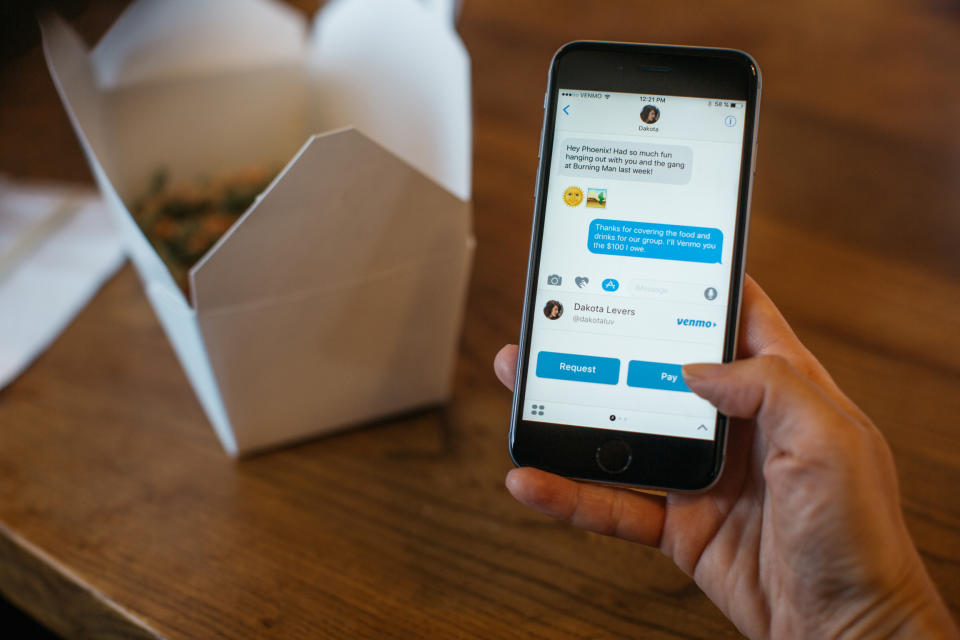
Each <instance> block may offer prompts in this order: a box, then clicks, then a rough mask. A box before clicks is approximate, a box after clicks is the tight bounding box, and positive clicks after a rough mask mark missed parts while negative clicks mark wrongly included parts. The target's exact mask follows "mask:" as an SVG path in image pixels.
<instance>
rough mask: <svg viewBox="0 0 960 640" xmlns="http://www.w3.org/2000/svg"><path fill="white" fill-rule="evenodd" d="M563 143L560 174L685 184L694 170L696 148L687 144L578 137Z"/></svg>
mask: <svg viewBox="0 0 960 640" xmlns="http://www.w3.org/2000/svg"><path fill="white" fill-rule="evenodd" d="M561 146H562V148H563V166H562V167H561V168H560V173H561V174H563V175H568V176H582V177H586V178H611V179H614V180H639V181H649V182H665V183H668V184H686V183H688V182H690V174H691V173H692V172H693V150H692V149H691V148H690V147H686V146H680V145H675V144H640V143H635V142H607V141H603V140H579V139H571V140H566V141H564V142H563V143H562V145H561Z"/></svg>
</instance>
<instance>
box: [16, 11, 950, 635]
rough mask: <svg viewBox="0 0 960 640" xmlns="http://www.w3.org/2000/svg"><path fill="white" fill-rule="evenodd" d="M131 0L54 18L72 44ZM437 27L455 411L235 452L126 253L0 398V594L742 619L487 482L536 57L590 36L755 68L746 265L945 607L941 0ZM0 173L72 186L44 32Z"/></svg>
mask: <svg viewBox="0 0 960 640" xmlns="http://www.w3.org/2000/svg"><path fill="white" fill-rule="evenodd" d="M72 4H73V5H77V4H78V3H72ZM123 4H124V3H122V2H107V1H102V2H96V3H89V4H83V3H79V6H78V8H76V9H75V10H74V12H73V14H72V17H71V21H72V22H73V23H74V24H75V25H76V27H77V28H78V29H79V30H80V31H81V33H82V34H83V35H84V36H85V37H86V38H87V39H88V41H89V42H94V41H95V40H96V39H97V38H98V37H99V36H100V35H101V34H102V33H103V31H104V30H105V29H106V28H107V27H108V26H109V24H110V23H111V22H112V21H113V19H114V18H115V17H116V15H117V14H118V13H119V11H120V10H121V9H122V6H123ZM307 8H308V9H309V8H310V7H307ZM459 28H460V31H461V33H462V35H463V38H464V40H465V42H466V45H467V47H468V48H469V50H470V53H471V56H472V60H473V72H474V90H475V94H474V107H475V156H474V157H475V175H474V203H475V228H476V234H477V238H478V241H479V245H478V249H477V254H476V264H475V268H474V276H473V282H472V288H471V293H470V301H469V309H470V311H469V313H468V314H467V320H466V325H465V327H464V334H463V341H462V348H461V355H460V362H459V366H458V370H457V375H456V391H455V394H454V397H453V400H452V402H451V403H450V404H449V406H447V407H445V408H443V409H439V410H432V411H427V412H423V413H419V414H416V415H412V416H405V417H402V418H400V419H394V420H387V421H384V422H381V423H378V424H374V425H368V426H366V427H364V428H361V429H358V430H355V431H351V432H348V433H343V434H339V435H335V436H330V437H326V438H323V439H320V440H316V441H313V442H310V443H307V444H304V445H301V446H297V447H294V448H289V449H285V450H282V451H277V452H274V453H270V454H267V455H262V456H259V457H256V458H253V459H250V460H245V461H242V462H236V461H232V460H230V459H228V458H227V457H226V456H225V455H224V454H223V453H222V451H221V449H220V447H219V445H218V444H217V441H216V439H215V437H214V434H213V431H212V430H211V428H210V426H209V425H208V424H207V422H206V420H205V419H204V416H203V414H202V412H201V410H200V407H199V405H198V403H197V400H196V398H195V397H194V395H193V393H192V391H191V389H190V386H189V384H188V383H187V380H186V378H185V377H184V375H183V372H182V371H181V369H180V367H179V365H178V363H177V361H176V360H175V358H174V355H173V352H172V350H171V348H170V345H169V344H168V342H167V340H166V338H165V337H164V335H163V333H162V331H161V329H160V326H159V325H158V322H157V319H156V317H155V316H154V314H153V312H152V311H151V309H150V307H149V306H148V304H147V301H146V299H145V297H144V294H143V291H142V289H141V287H140V285H139V282H138V280H137V278H136V276H135V274H134V272H133V271H132V269H131V268H130V267H125V268H124V269H123V271H121V272H120V274H119V275H117V276H116V277H115V278H114V279H113V280H112V281H111V282H109V283H108V284H107V286H106V287H105V288H104V290H103V291H102V292H101V293H100V294H99V295H98V296H97V297H96V299H95V300H94V301H93V302H92V304H91V305H90V306H89V307H88V308H87V309H86V310H85V311H83V312H82V313H81V314H80V316H79V317H78V318H77V320H76V321H75V322H74V323H73V324H72V325H71V326H70V327H69V329H67V331H66V332H65V333H64V334H63V335H62V336H61V337H60V338H59V339H58V340H57V342H56V343H55V344H54V345H53V347H52V348H51V349H50V350H49V351H47V352H46V353H45V354H44V355H43V356H42V357H41V358H40V359H39V360H38V361H37V363H36V364H35V365H34V366H32V367H31V368H30V369H29V370H28V371H27V372H26V373H25V374H24V375H23V376H22V377H21V378H19V379H18V380H17V381H16V382H15V383H13V384H12V385H11V386H10V387H8V388H7V389H5V390H3V391H0V592H2V593H3V594H4V595H5V596H6V597H8V598H9V599H11V600H12V601H13V602H14V603H16V604H18V605H19V606H21V607H23V608H24V609H26V610H28V611H29V612H30V613H31V614H32V615H34V616H36V617H37V618H39V619H40V620H42V621H43V622H44V623H46V624H47V625H48V626H50V627H51V628H53V629H54V630H56V631H58V632H59V633H61V634H63V635H64V636H66V637H78V638H79V637H166V638H318V637H321V638H412V637H426V638H491V639H492V638H517V637H528V638H627V637H643V638H727V637H738V633H737V631H736V629H735V628H734V627H733V626H732V625H731V624H730V623H729V622H728V621H727V620H725V619H724V617H723V616H722V615H721V614H720V613H719V611H718V610H717V609H716V608H715V607H714V606H713V605H712V604H711V603H710V602H709V601H708V600H707V599H706V598H705V597H704V596H703V594H702V593H701V592H700V591H699V589H698V588H697V587H696V586H695V585H694V584H692V583H691V581H690V580H689V579H688V578H687V577H686V576H685V575H683V574H682V573H681V572H680V571H678V570H677V569H676V568H674V567H673V565H672V564H671V563H670V562H669V561H667V560H666V559H665V558H663V557H662V556H661V555H660V554H659V552H657V551H654V550H650V549H645V548H641V547H639V546H636V545H632V544H628V543H626V542H622V541H619V540H613V539H609V538H603V537H600V536H597V535H592V534H587V533H584V532H582V531H579V530H576V529H572V528H570V527H567V526H564V525H561V524H557V523H554V522H552V521H549V520H547V519H545V518H543V517H541V516H539V515H537V514H536V513H533V512H531V511H528V510H526V509H524V508H522V507H521V506H519V505H518V504H516V503H515V502H514V501H513V500H512V499H511V498H510V497H509V495H508V494H507V492H506V490H505V489H504V486H503V478H504V474H505V473H506V471H507V470H508V469H509V468H510V461H509V459H508V457H507V449H506V433H507V419H508V412H509V405H510V395H509V393H507V392H506V391H505V390H504V389H503V388H501V387H500V385H499V383H497V382H496V380H495V379H494V377H493V374H492V371H491V366H490V363H491V359H492V357H493V354H494V353H495V352H496V351H497V349H498V348H499V347H500V346H501V345H503V344H504V343H506V342H513V341H516V339H517V334H518V330H519V314H520V308H521V302H522V300H521V299H522V293H523V275H524V271H525V267H526V259H527V247H528V241H529V227H530V217H531V208H532V199H531V194H532V191H533V184H534V172H535V170H536V166H537V158H536V155H537V141H538V138H539V134H540V125H541V118H542V111H541V104H542V94H543V91H544V88H545V84H546V71H547V64H548V61H549V59H550V56H551V55H552V53H553V51H554V50H555V49H557V47H559V46H560V45H561V44H562V43H564V42H566V41H568V40H573V39H578V38H593V39H611V40H627V41H648V42H667V43H683V44H702V45H716V46H729V47H736V48H740V49H744V50H746V51H749V52H750V53H752V54H753V55H754V56H755V57H756V58H757V60H758V61H759V63H760V65H761V67H762V69H763V72H764V95H763V104H762V108H761V117H760V132H761V133H760V151H759V168H758V172H757V184H756V190H755V197H754V208H753V227H752V231H751V234H750V249H749V260H748V270H749V271H750V272H751V273H752V274H753V276H754V277H756V278H757V279H758V280H759V281H760V283H761V284H762V285H763V286H765V287H766V289H767V291H768V292H769V293H770V294H771V295H772V297H773V298H774V299H775V300H776V301H777V302H778V303H779V305H780V306H781V308H782V309H783V311H784V313H785V315H786V316H787V318H788V319H789V320H790V321H791V322H792V323H793V325H794V326H795V328H796V330H797V332H798V334H799V335H800V337H801V338H802V339H803V340H805V341H806V343H807V344H808V345H809V346H810V348H811V349H812V350H813V351H814V352H815V353H816V354H817V355H818V356H819V357H820V358H821V359H822V360H823V362H824V363H825V364H826V366H827V367H828V369H829V370H830V371H831V372H832V373H833V375H834V376H835V378H836V379H837V381H838V382H839V384H840V385H841V386H842V387H843V388H844V389H845V390H846V391H848V393H849V394H850V395H851V396H852V397H853V399H854V400H855V401H857V402H858V403H859V404H860V405H861V406H862V407H863V408H864V410H865V411H866V412H867V413H868V414H870V415H871V416H872V417H873V418H874V420H875V421H876V423H877V424H878V425H879V427H880V428H881V430H882V431H883V432H884V434H885V435H886V436H887V437H888V438H889V440H890V442H891V444H892V447H893V450H894V452H895V456H896V462H897V466H898V472H899V475H900V482H901V486H902V493H903V497H902V501H903V507H904V510H905V512H906V518H907V522H908V525H909V528H910V530H911V532H912V533H913V535H914V537H915V539H916V541H917V544H918V546H919V548H920V550H921V553H922V555H923V558H924V560H925V561H926V563H927V566H928V568H929V570H930V573H931V575H932V576H933V579H934V581H935V582H936V583H937V585H938V586H939V587H940V589H941V591H942V593H943V595H944V597H945V599H946V601H947V603H948V604H949V606H950V608H951V610H952V611H953V613H954V615H957V614H958V613H960V498H958V493H957V487H958V486H960V437H958V430H957V425H958V416H960V364H958V362H960V258H958V243H960V215H958V214H960V207H958V204H957V203H958V201H960V133H958V132H960V127H958V126H957V117H958V115H960V66H958V64H957V61H958V60H960V8H958V5H957V4H956V2H951V1H949V0H939V1H934V0H921V1H919V2H907V1H906V0H903V1H902V2H901V1H895V0H870V1H869V2H868V1H866V0H855V1H851V2H841V3H838V2H834V1H833V0H808V1H806V2H802V3H799V2H797V3H772V2H754V3H746V2H713V3H701V2H694V1H692V0H676V1H674V2H659V3H638V2H627V1H622V2H613V1H611V2H586V1H583V2H573V1H570V2H547V1H539V2H507V1H505V0H467V2H466V3H465V7H464V13H463V16H462V20H461V22H460V26H459ZM0 172H2V173H7V174H11V175H13V176H17V177H22V178H45V179H56V180H70V181H79V182H90V177H89V171H88V169H87V167H86V163H85V161H84V159H83V156H82V154H81V152H80V149H79V146H78V144H77V141H76V137H75V135H74V133H73V131H72V130H71V128H70V126H69V123H68V121H67V118H66V116H65V114H64V113H63V109H62V106H61V104H60V102H59V100H58V98H57V96H56V94H55V92H54V90H53V87H52V85H51V82H50V79H49V76H48V74H47V72H46V69H45V66H44V64H43V60H42V56H41V54H40V52H39V48H38V47H37V46H36V44H33V45H32V46H27V47H25V50H24V51H23V53H22V54H20V55H17V56H15V57H8V58H7V59H5V60H4V61H3V67H2V68H0ZM0 313H5V314H9V313H17V310H16V309H0ZM318 393H322V389H321V390H318Z"/></svg>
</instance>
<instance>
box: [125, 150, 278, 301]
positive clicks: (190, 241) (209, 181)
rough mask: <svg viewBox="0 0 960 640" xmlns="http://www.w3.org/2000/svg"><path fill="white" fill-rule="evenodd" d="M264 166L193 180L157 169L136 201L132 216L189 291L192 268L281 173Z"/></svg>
mask: <svg viewBox="0 0 960 640" xmlns="http://www.w3.org/2000/svg"><path fill="white" fill-rule="evenodd" d="M276 174H277V170H275V169H268V168H266V167H263V166H251V167H245V168H242V169H234V170H231V171H225V172H221V173H218V174H215V175H212V176H208V177H202V178H200V179H197V180H193V181H172V180H170V178H169V172H168V171H167V170H166V169H159V170H157V171H156V173H154V175H153V177H152V179H151V181H150V187H149V189H148V191H147V193H146V194H145V195H144V196H143V197H142V198H140V199H139V200H138V201H137V202H135V203H134V205H133V207H132V209H131V210H132V212H133V217H134V218H135V219H136V221H137V224H138V225H140V228H141V229H142V230H143V233H144V234H145V235H146V236H147V238H148V239H149V240H150V243H151V244H152V245H153V247H154V248H155V249H156V251H157V253H158V254H159V255H160V258H161V259H162V260H163V262H164V264H166V265H167V268H168V269H169V270H170V273H171V275H173V279H174V280H175V281H176V282H177V285H179V287H180V289H182V290H183V292H184V293H185V294H188V295H189V291H188V288H189V284H188V278H187V275H188V273H189V271H190V268H191V267H192V266H193V265H194V264H196V263H197V261H198V260H200V258H202V257H203V256H204V254H206V253H207V251H209V250H210V247H212V246H213V245H214V244H215V243H216V242H217V240H219V239H220V237H221V236H222V235H223V234H224V233H226V232H227V230H228V229H229V228H230V227H231V226H233V223H234V222H236V221H237V218H239V217H240V216H241V215H242V214H243V212H244V211H246V210H247V209H249V208H250V206H251V205H252V204H253V203H254V201H255V200H256V199H257V196H259V195H260V194H261V193H263V191H264V189H266V188H267V186H268V185H269V184H270V182H271V181H272V180H273V178H274V177H275V176H276Z"/></svg>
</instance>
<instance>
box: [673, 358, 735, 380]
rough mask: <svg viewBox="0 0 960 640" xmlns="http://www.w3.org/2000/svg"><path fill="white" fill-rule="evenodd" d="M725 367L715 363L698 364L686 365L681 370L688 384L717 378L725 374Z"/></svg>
mask: <svg viewBox="0 0 960 640" xmlns="http://www.w3.org/2000/svg"><path fill="white" fill-rule="evenodd" d="M724 369H725V366H724V365H722V364H716V363H713V362H698V363H696V364H685V365H683V367H682V368H681V369H680V372H681V373H682V374H683V379H684V380H685V381H686V382H692V381H697V380H706V379H708V378H715V377H716V376H719V375H721V374H722V373H723V371H724Z"/></svg>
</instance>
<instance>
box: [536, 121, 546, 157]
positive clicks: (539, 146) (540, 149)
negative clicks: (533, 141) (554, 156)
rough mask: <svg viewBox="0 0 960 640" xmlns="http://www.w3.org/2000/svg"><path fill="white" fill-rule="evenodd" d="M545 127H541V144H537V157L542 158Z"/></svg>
mask: <svg viewBox="0 0 960 640" xmlns="http://www.w3.org/2000/svg"><path fill="white" fill-rule="evenodd" d="M543 129H544V127H540V144H539V145H538V146H537V159H539V158H540V153H541V152H542V151H543Z"/></svg>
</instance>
